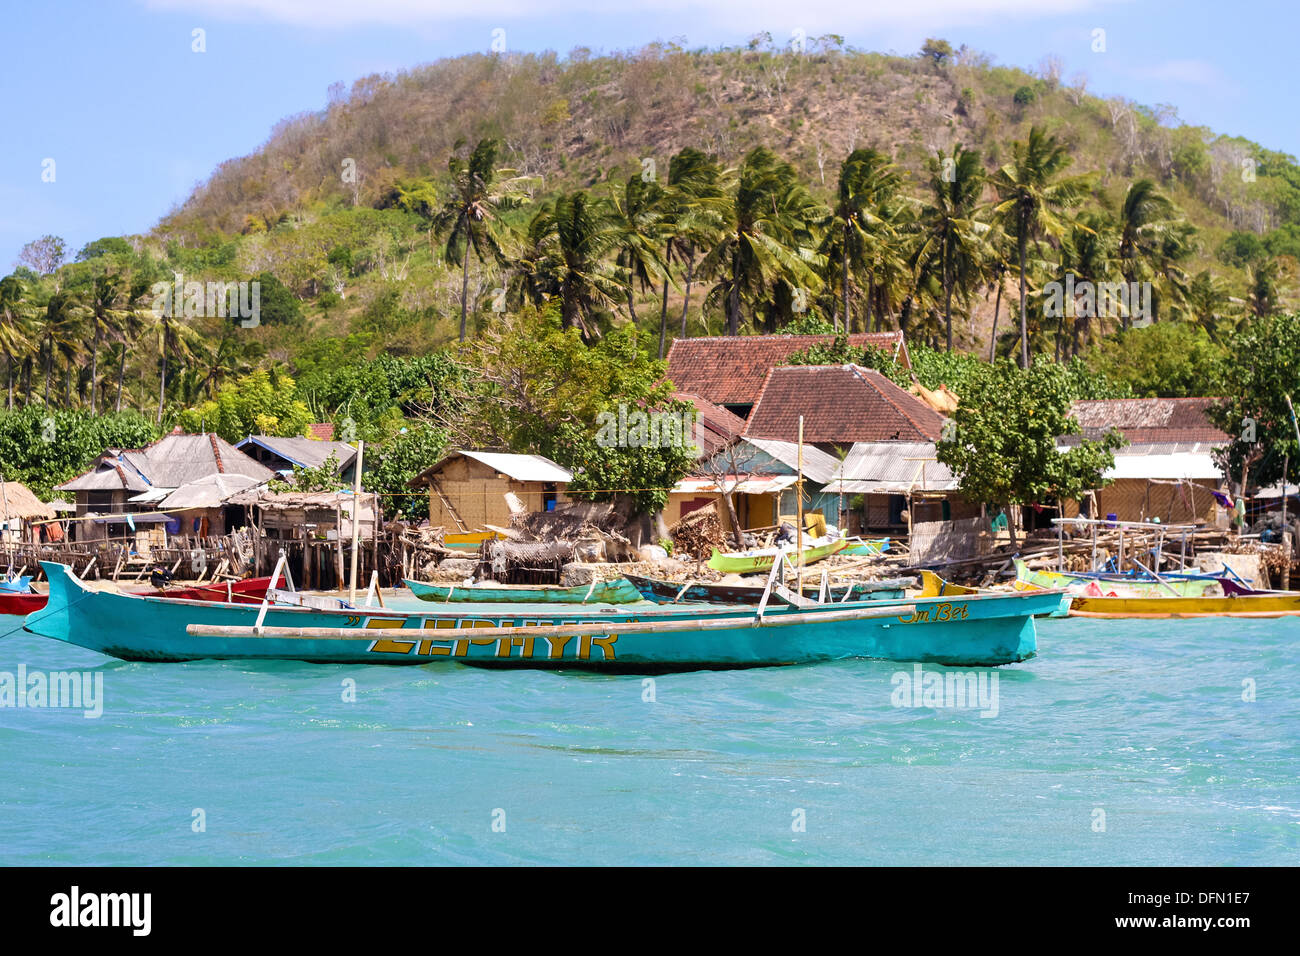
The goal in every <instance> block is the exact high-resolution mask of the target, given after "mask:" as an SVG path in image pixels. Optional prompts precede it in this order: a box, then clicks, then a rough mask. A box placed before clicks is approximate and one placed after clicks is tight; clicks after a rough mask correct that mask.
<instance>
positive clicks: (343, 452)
mask: <svg viewBox="0 0 1300 956" xmlns="http://www.w3.org/2000/svg"><path fill="white" fill-rule="evenodd" d="M248 444H254V445H260V446H261V447H262V448H265V449H266V450H267V451H270V452H274V453H275V454H277V455H279V456H280V457H281V458H284V459H286V460H288V461H289V462H291V463H292V464H295V465H297V466H299V467H300V468H318V467H320V466H321V465H323V464H324V463H325V462H326V461H327V460H328V459H329V456H330V455H331V454H333V455H334V456H335V457H336V458H337V459H338V462H339V469H340V470H342V469H344V468H346V467H347V466H348V465H350V464H351V463H352V460H353V459H354V458H356V457H357V450H356V449H355V448H353V447H352V446H351V445H349V444H348V443H347V442H341V441H321V440H320V439H317V438H278V437H276V436H274V435H249V436H248V437H247V438H245V439H243V440H241V441H240V442H239V443H238V444H237V445H235V447H236V448H239V449H242V448H243V447H244V446H245V445H248Z"/></svg>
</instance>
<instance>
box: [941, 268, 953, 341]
mask: <svg viewBox="0 0 1300 956" xmlns="http://www.w3.org/2000/svg"><path fill="white" fill-rule="evenodd" d="M951 260H952V254H951V251H950V250H949V248H948V243H946V242H945V243H944V247H943V315H944V320H945V321H946V322H947V325H948V351H949V352H951V351H952V277H951V275H950V273H951V272H952V261H951Z"/></svg>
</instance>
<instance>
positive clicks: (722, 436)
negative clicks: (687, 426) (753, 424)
mask: <svg viewBox="0 0 1300 956" xmlns="http://www.w3.org/2000/svg"><path fill="white" fill-rule="evenodd" d="M672 397H673V398H674V399H677V400H680V401H683V402H690V403H691V404H692V405H694V406H695V424H696V429H695V440H696V441H697V442H698V443H699V446H700V454H701V456H703V457H708V456H710V455H713V454H716V453H717V452H718V451H719V450H720V449H722V448H725V447H726V446H727V445H728V444H730V443H731V441H732V439H734V438H739V437H740V436H741V434H742V433H743V432H744V431H745V420H744V419H743V418H741V417H740V416H739V415H733V414H732V413H731V412H729V411H727V410H726V409H725V408H723V407H722V406H721V405H714V404H713V403H712V402H710V401H708V400H707V399H704V398H701V397H700V396H698V395H692V394H690V393H689V392H674V393H673V396H672Z"/></svg>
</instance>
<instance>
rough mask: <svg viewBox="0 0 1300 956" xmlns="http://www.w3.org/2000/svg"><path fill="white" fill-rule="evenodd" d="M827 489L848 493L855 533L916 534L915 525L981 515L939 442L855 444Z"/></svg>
mask: <svg viewBox="0 0 1300 956" xmlns="http://www.w3.org/2000/svg"><path fill="white" fill-rule="evenodd" d="M826 491H827V492H828V493H837V494H840V495H843V496H844V498H845V500H846V506H847V511H848V514H849V519H848V530H849V532H850V533H852V534H859V533H867V532H875V533H881V532H883V533H887V534H902V533H910V531H911V526H912V525H913V524H915V523H919V522H932V521H957V520H963V519H969V518H974V517H977V516H978V515H979V514H980V508H979V505H978V504H977V503H972V502H970V501H967V500H966V498H965V497H963V496H962V493H961V484H960V482H958V480H957V478H956V477H955V476H954V475H953V473H952V472H951V471H949V470H948V466H947V465H945V464H943V463H942V462H941V461H939V460H938V457H937V448H936V445H935V443H934V442H905V441H881V442H874V441H872V442H854V444H853V447H852V448H850V449H849V452H848V454H847V455H845V457H844V460H843V461H842V462H841V463H840V464H839V467H838V468H837V470H836V472H835V475H834V476H833V478H832V479H831V481H830V483H829V484H828V485H827V486H826Z"/></svg>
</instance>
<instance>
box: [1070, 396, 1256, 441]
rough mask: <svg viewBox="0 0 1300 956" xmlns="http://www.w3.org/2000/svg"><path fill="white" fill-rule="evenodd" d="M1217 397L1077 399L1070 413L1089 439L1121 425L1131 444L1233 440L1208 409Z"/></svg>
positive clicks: (1121, 430) (1216, 400) (1120, 427)
mask: <svg viewBox="0 0 1300 956" xmlns="http://www.w3.org/2000/svg"><path fill="white" fill-rule="evenodd" d="M1218 401H1219V399H1217V398H1114V399H1101V400H1096V401H1079V402H1075V403H1074V405H1073V406H1072V407H1071V409H1070V414H1071V415H1073V416H1074V417H1075V419H1076V420H1077V421H1078V422H1079V424H1080V425H1081V426H1082V427H1083V434H1084V437H1086V438H1094V437H1097V436H1099V435H1102V434H1104V433H1105V432H1106V431H1107V430H1108V429H1109V428H1111V427H1114V428H1118V429H1119V430H1120V432H1122V433H1123V435H1124V437H1125V438H1127V439H1128V440H1129V441H1130V442H1131V443H1133V444H1135V445H1139V444H1151V443H1159V442H1212V443H1215V444H1220V443H1226V442H1228V441H1229V440H1230V439H1229V437H1228V436H1227V435H1226V434H1224V433H1223V432H1222V431H1220V430H1219V428H1218V427H1217V426H1215V425H1214V424H1213V423H1211V422H1210V420H1209V418H1207V417H1206V415H1205V412H1206V409H1208V408H1209V407H1210V406H1212V405H1214V404H1215V403H1216V402H1218Z"/></svg>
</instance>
